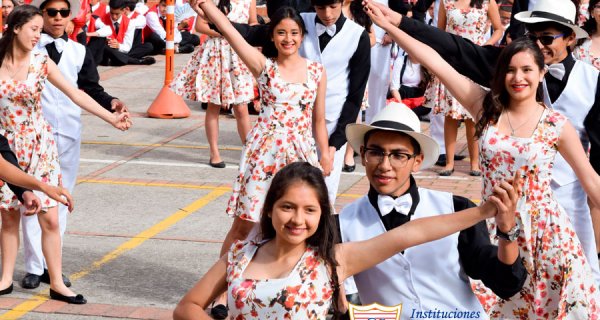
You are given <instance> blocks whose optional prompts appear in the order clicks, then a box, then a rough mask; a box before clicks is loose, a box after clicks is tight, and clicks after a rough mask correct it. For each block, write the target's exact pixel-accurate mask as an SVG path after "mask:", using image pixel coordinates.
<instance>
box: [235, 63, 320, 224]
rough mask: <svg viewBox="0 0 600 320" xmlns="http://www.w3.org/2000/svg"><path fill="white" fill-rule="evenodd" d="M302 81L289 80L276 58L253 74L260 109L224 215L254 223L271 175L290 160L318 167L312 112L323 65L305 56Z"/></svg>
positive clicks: (243, 153) (258, 214)
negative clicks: (255, 74) (291, 81)
mask: <svg viewBox="0 0 600 320" xmlns="http://www.w3.org/2000/svg"><path fill="white" fill-rule="evenodd" d="M306 63H307V71H306V74H307V81H306V82H305V83H288V82H286V81H285V80H283V79H282V78H281V76H280V75H279V69H278V66H277V62H276V61H274V60H272V59H267V60H266V63H265V69H264V70H263V72H262V73H261V75H260V76H259V77H258V85H259V89H260V93H261V98H260V100H261V110H260V114H259V116H258V119H257V121H256V123H255V125H254V127H253V128H252V130H251V131H250V133H249V134H248V136H249V137H253V139H247V141H246V145H245V146H244V150H243V151H242V157H241V159H240V169H239V174H238V176H237V178H236V181H235V182H234V185H233V195H232V196H231V197H230V198H229V204H228V206H227V210H226V212H227V214H228V215H231V216H238V217H240V218H241V219H244V220H249V221H254V222H257V221H258V220H259V216H260V211H261V209H262V206H263V203H264V198H265V196H266V193H267V190H268V189H269V186H270V185H271V180H272V179H273V176H274V175H275V174H276V173H277V172H278V171H279V170H281V168H283V167H284V166H286V165H287V164H289V163H292V162H296V161H307V162H309V163H310V164H312V165H313V166H315V167H320V165H319V159H318V156H317V147H316V144H315V140H314V138H313V135H312V114H313V108H314V102H315V99H316V96H317V87H318V84H319V81H320V80H321V74H322V73H323V66H322V65H321V64H319V63H317V62H311V61H307V62H306Z"/></svg>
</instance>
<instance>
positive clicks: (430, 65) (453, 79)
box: [363, 0, 486, 118]
mask: <svg viewBox="0 0 600 320" xmlns="http://www.w3.org/2000/svg"><path fill="white" fill-rule="evenodd" d="M363 4H364V7H365V11H366V12H367V14H368V15H369V17H370V18H371V20H373V23H375V24H377V25H378V26H379V27H381V28H382V29H384V30H385V31H386V32H387V34H388V35H390V36H391V37H392V39H394V41H395V42H396V43H398V45H399V46H400V47H402V49H404V51H406V53H408V55H409V56H412V57H415V59H417V60H418V61H419V62H420V63H421V65H422V66H424V67H426V68H427V69H428V70H429V71H430V72H432V73H433V74H435V75H436V76H437V77H438V78H439V79H440V81H441V82H442V83H443V84H444V85H445V86H446V88H447V89H448V90H450V92H451V93H452V95H453V96H454V97H455V98H456V99H457V100H458V101H459V102H460V103H461V104H462V105H463V106H464V107H465V108H466V109H467V110H468V111H469V113H470V114H471V115H473V116H474V117H476V118H478V114H479V112H480V110H481V105H482V102H483V98H484V97H485V94H486V91H485V90H484V89H482V88H481V87H480V86H479V85H477V84H475V83H474V82H472V81H470V80H469V79H467V78H466V77H464V76H462V75H461V74H460V73H458V71H456V70H454V68H452V66H451V65H450V64H448V63H447V62H446V61H445V60H444V59H443V58H442V57H441V56H440V55H439V54H438V53H437V52H436V51H435V50H433V49H432V48H431V47H429V46H427V45H426V44H424V43H422V42H420V41H418V40H416V39H414V38H412V37H411V36H409V35H408V34H406V33H405V32H404V31H401V30H400V29H398V28H397V27H396V26H394V25H393V24H392V23H390V22H389V20H388V17H387V16H385V15H384V14H383V13H382V12H381V10H380V9H379V7H378V6H376V5H375V4H374V3H371V2H370V1H368V0H365V1H363Z"/></svg>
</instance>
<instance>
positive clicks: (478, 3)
mask: <svg viewBox="0 0 600 320" xmlns="http://www.w3.org/2000/svg"><path fill="white" fill-rule="evenodd" d="M469 6H470V7H471V8H477V9H481V8H483V0H471V3H469Z"/></svg>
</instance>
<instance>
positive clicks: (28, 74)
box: [0, 5, 130, 304]
mask: <svg viewBox="0 0 600 320" xmlns="http://www.w3.org/2000/svg"><path fill="white" fill-rule="evenodd" d="M42 25H43V20H42V13H41V12H40V10H39V9H38V8H36V7H33V6H30V5H23V6H19V7H16V8H15V9H14V11H13V12H12V13H11V14H10V16H9V17H8V30H7V32H6V33H5V34H4V35H3V37H2V39H0V134H1V135H3V136H4V137H6V139H8V143H9V145H10V147H11V149H12V150H13V151H14V152H15V154H16V156H17V159H18V162H19V165H20V166H21V168H22V169H23V170H24V171H25V172H27V173H28V174H30V175H32V176H33V177H35V178H36V179H38V180H40V181H42V182H44V183H47V184H49V185H52V186H59V185H60V167H59V162H58V152H57V149H56V144H55V142H54V139H53V137H52V128H51V127H50V125H49V124H48V123H47V122H46V120H45V119H44V117H43V114H42V106H41V101H40V99H41V93H42V90H43V89H44V86H45V83H46V80H48V81H50V83H52V84H53V85H54V86H56V87H57V88H58V89H60V90H61V91H63V92H64V93H65V94H66V95H67V96H68V97H69V98H70V99H71V100H73V101H74V102H75V103H76V104H78V105H79V106H80V107H82V108H83V109H85V110H86V111H89V112H91V113H93V114H94V115H96V116H98V117H100V118H101V119H103V120H104V121H106V122H108V123H110V124H112V125H113V126H114V127H116V128H118V129H121V130H126V129H128V128H129V126H130V122H129V118H128V114H127V113H115V114H111V113H110V112H108V111H107V110H105V109H104V108H102V106H100V105H99V104H97V103H96V102H95V101H94V100H92V98H90V97H89V96H88V95H87V94H85V93H84V92H83V91H80V90H79V89H77V88H75V87H72V86H71V85H69V83H68V82H67V81H66V80H65V79H64V78H63V76H62V75H61V73H60V71H59V70H58V68H57V66H56V64H55V63H54V62H53V61H52V60H50V59H49V58H48V56H46V55H42V54H36V53H32V49H33V47H34V46H35V45H36V43H37V42H38V41H39V39H40V34H41V31H42ZM37 196H39V198H40V199H41V207H42V208H41V211H42V213H40V214H38V219H39V221H40V225H41V227H42V250H43V252H44V257H45V259H46V263H47V264H48V273H49V274H50V298H52V299H56V300H61V301H65V302H68V303H75V304H83V303H86V300H85V298H84V297H83V296H82V295H80V294H79V295H75V293H73V291H71V290H70V289H69V288H67V287H66V286H65V284H64V283H63V279H62V271H61V268H62V261H61V260H62V257H61V239H60V232H59V227H58V210H57V202H56V201H55V200H53V199H52V198H50V197H48V196H47V195H45V194H42V193H38V194H37ZM19 209H20V204H19V202H18V200H17V197H16V196H15V194H14V193H13V192H12V191H10V190H9V189H8V187H7V186H6V185H4V186H2V188H1V189H0V215H2V235H1V238H0V239H1V244H2V279H1V280H0V294H8V293H10V292H12V288H13V285H12V280H13V271H14V267H15V260H16V257H17V252H18V249H19V225H20V223H19V222H20V218H21V214H20V212H19Z"/></svg>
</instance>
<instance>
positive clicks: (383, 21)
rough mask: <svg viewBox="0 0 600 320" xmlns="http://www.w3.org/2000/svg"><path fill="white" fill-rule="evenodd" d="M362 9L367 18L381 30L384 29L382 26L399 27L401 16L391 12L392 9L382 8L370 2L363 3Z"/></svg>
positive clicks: (365, 0) (380, 5)
mask: <svg viewBox="0 0 600 320" xmlns="http://www.w3.org/2000/svg"><path fill="white" fill-rule="evenodd" d="M363 7H364V10H365V12H366V13H367V15H368V16H369V18H371V20H372V21H373V23H375V24H376V25H378V26H380V27H381V28H382V29H385V27H384V26H389V25H393V26H396V27H397V26H399V25H400V21H402V15H401V14H399V13H397V12H395V11H393V10H392V9H390V8H388V7H386V6H384V5H383V4H379V3H376V2H371V1H370V0H364V1H363Z"/></svg>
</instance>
